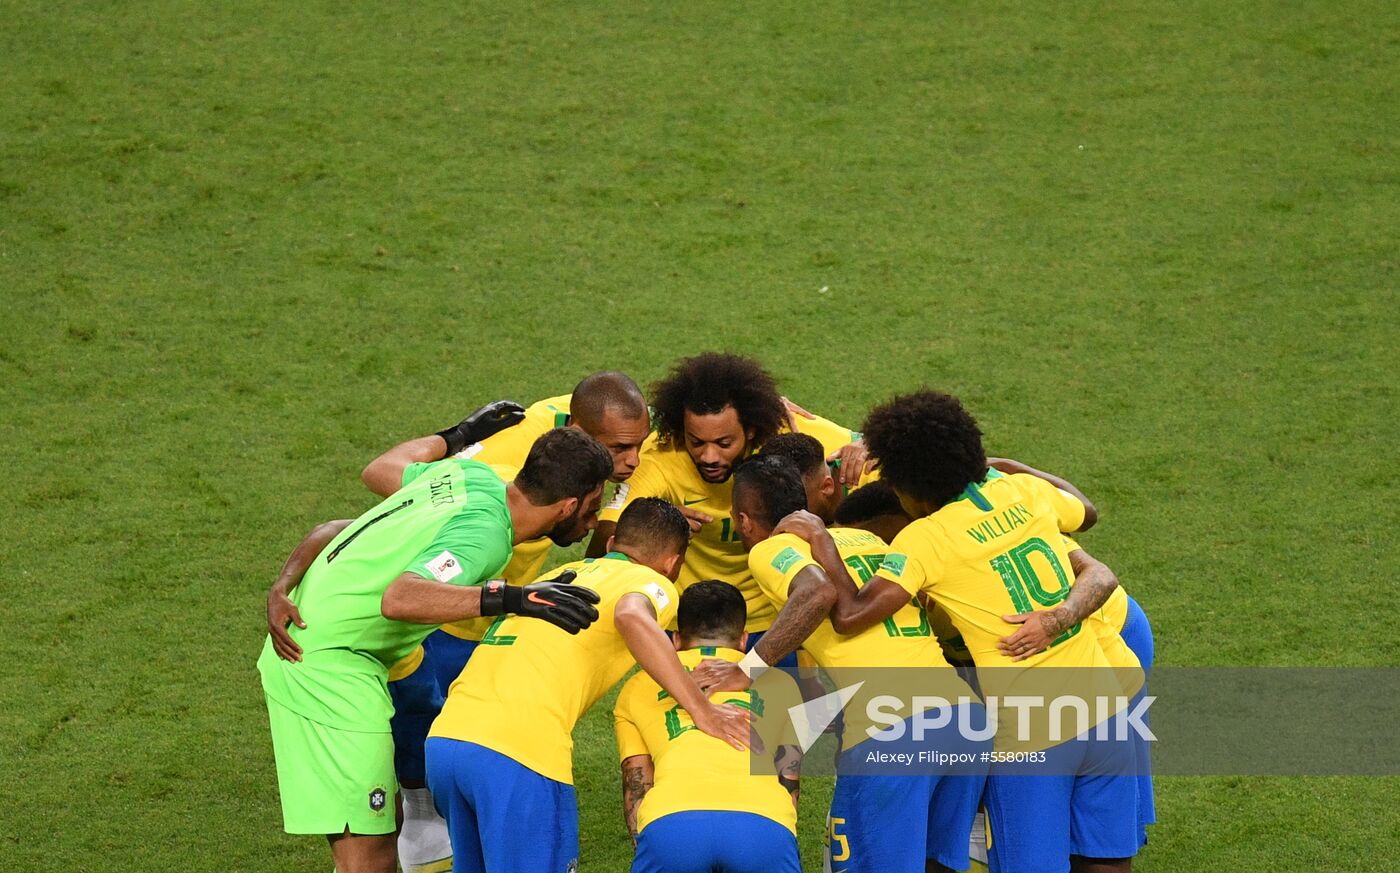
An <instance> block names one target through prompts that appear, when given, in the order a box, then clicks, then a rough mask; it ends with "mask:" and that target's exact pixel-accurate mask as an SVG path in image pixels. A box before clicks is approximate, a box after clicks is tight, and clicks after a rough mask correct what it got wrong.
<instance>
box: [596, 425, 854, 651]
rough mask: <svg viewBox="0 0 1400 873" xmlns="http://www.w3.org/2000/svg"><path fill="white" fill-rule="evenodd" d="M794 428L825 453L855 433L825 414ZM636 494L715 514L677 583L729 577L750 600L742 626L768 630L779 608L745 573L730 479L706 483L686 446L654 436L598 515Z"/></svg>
mask: <svg viewBox="0 0 1400 873" xmlns="http://www.w3.org/2000/svg"><path fill="white" fill-rule="evenodd" d="M797 430H798V432H799V433H805V434H807V435H809V436H812V437H815V438H816V439H817V440H818V441H820V442H821V444H822V448H824V449H825V450H826V451H827V453H828V454H829V453H831V452H834V451H836V450H837V449H839V448H841V447H842V446H844V445H847V444H848V443H850V442H852V437H857V438H858V435H857V434H853V433H852V431H850V430H848V429H846V428H844V427H841V426H840V425H838V424H835V423H833V422H830V421H827V420H826V419H824V418H810V419H809V418H801V417H799V418H798V419H797ZM639 497H660V498H661V499H663V500H666V501H669V502H670V503H673V504H675V505H676V506H685V507H689V508H692V509H696V510H699V511H700V512H703V513H705V514H706V515H708V516H710V517H711V518H712V519H713V521H710V522H709V523H708V524H705V525H702V526H701V528H700V530H699V531H698V532H697V533H696V534H695V535H694V536H692V537H691V538H690V548H689V549H687V550H686V553H685V564H684V566H683V567H682V568H681V575H680V578H679V579H678V580H677V583H676V584H677V587H678V588H679V589H680V590H681V591H684V590H685V589H686V588H687V587H688V586H690V585H693V584H694V583H696V582H702V581H704V580H707V579H718V580H719V581H721V582H728V583H729V584H730V585H733V586H734V587H735V588H738V589H739V591H740V592H741V593H743V595H744V600H745V602H746V603H747V605H748V610H749V617H748V622H747V624H745V626H744V629H745V630H746V631H749V632H750V633H753V632H755V631H762V630H767V629H768V626H769V625H771V624H772V623H773V617H774V616H775V615H777V612H776V611H775V610H774V609H773V606H772V604H771V603H769V601H768V598H766V597H764V596H763V594H762V592H760V591H759V590H758V587H757V586H756V585H755V584H754V581H753V577H752V576H751V575H750V574H749V566H748V558H747V556H746V555H745V554H744V544H743V543H742V542H740V540H739V531H738V529H737V528H736V527H735V526H734V519H733V517H732V510H733V504H734V480H733V479H732V478H730V479H727V480H725V481H723V482H706V481H705V479H704V477H703V476H701V475H700V471H699V470H697V469H696V468H695V462H694V461H692V460H691V458H690V453H689V452H687V451H686V450H685V447H684V446H671V447H668V448H662V447H660V446H659V445H658V443H657V441H656V438H655V435H653V436H652V438H650V439H649V440H648V441H647V443H646V444H645V445H644V446H643V447H642V456H641V460H640V461H639V462H638V464H637V469H636V470H634V471H633V473H632V477H631V478H630V479H628V480H627V481H626V482H624V483H622V484H621V485H619V486H618V487H617V492H616V493H615V494H614V495H613V498H612V500H611V501H610V502H609V503H608V504H607V506H605V507H603V510H602V511H601V512H599V513H598V520H599V521H611V522H616V521H617V519H618V517H619V516H621V515H622V510H624V509H626V508H627V504H629V503H631V502H632V501H633V500H636V499H637V498H639Z"/></svg>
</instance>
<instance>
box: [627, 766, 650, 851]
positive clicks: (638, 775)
mask: <svg viewBox="0 0 1400 873" xmlns="http://www.w3.org/2000/svg"><path fill="white" fill-rule="evenodd" d="M655 781H656V769H655V767H653V765H652V763H651V756H650V755H633V756H632V757H630V758H625V759H623V762H622V816H623V818H624V819H626V821H627V832H628V833H629V834H631V835H632V846H633V847H634V848H635V847H636V845H637V808H638V807H639V806H641V805H642V798H643V797H645V796H646V793H647V792H648V791H650V790H651V786H652V785H653V784H654V783H655Z"/></svg>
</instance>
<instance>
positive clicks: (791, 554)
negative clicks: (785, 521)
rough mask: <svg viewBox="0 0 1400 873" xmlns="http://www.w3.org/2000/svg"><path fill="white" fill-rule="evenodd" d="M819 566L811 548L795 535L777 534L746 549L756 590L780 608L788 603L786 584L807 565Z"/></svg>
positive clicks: (790, 582)
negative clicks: (748, 550)
mask: <svg viewBox="0 0 1400 873" xmlns="http://www.w3.org/2000/svg"><path fill="white" fill-rule="evenodd" d="M815 566H818V565H817V562H816V561H814V560H812V550H811V547H810V546H808V545H807V544H806V543H805V542H803V541H802V540H801V539H799V538H798V537H794V536H789V535H785V534H779V535H778V536H775V537H769V538H768V539H766V540H764V541H763V542H761V543H758V544H757V545H755V546H754V547H753V549H752V550H751V551H750V552H749V572H750V573H751V574H753V578H754V581H755V582H757V583H758V587H759V590H761V591H762V592H763V595H764V596H765V597H767V598H768V599H769V600H771V601H772V602H773V605H774V606H775V607H777V608H779V609H781V608H782V607H783V604H785V603H787V599H788V586H790V585H791V584H792V580H793V577H795V576H796V575H797V574H798V573H800V572H802V570H803V569H804V568H806V567H815Z"/></svg>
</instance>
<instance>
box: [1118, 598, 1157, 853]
mask: <svg viewBox="0 0 1400 873" xmlns="http://www.w3.org/2000/svg"><path fill="white" fill-rule="evenodd" d="M1122 636H1123V642H1125V643H1127V644H1128V648H1130V649H1132V650H1133V654H1134V655H1137V658H1138V661H1140V662H1141V663H1142V669H1143V670H1144V671H1145V672H1151V670H1152V661H1153V659H1154V658H1155V657H1156V654H1157V653H1156V644H1155V643H1154V641H1153V639H1152V624H1151V623H1150V622H1148V620H1147V613H1145V612H1143V611H1142V607H1141V606H1139V605H1138V602H1137V601H1136V600H1134V599H1133V598H1132V597H1129V598H1128V617H1127V618H1126V619H1124V621H1123V631H1122ZM1146 690H1147V689H1145V688H1144V689H1143V693H1146ZM1146 721H1147V722H1148V723H1149V724H1150V723H1151V719H1150V718H1149V719H1146ZM1148 748H1149V746H1148V744H1147V743H1143V745H1142V752H1141V756H1140V757H1139V759H1138V817H1139V818H1140V819H1141V820H1142V822H1141V823H1142V826H1143V828H1144V830H1143V832H1142V834H1141V839H1142V842H1144V843H1146V842H1147V831H1146V830H1145V828H1146V827H1147V826H1148V825H1150V824H1153V823H1155V822H1156V821H1157V804H1156V802H1155V801H1154V800H1153V794H1152V763H1151V761H1150V760H1149V756H1148Z"/></svg>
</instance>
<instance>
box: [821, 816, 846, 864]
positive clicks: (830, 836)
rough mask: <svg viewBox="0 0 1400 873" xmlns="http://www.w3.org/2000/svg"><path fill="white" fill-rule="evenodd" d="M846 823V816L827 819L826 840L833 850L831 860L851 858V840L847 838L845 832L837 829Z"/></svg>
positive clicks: (831, 850)
mask: <svg viewBox="0 0 1400 873" xmlns="http://www.w3.org/2000/svg"><path fill="white" fill-rule="evenodd" d="M845 823H846V820H845V819H844V818H828V819H827V828H826V841H827V846H828V847H829V850H830V852H831V860H833V861H849V860H851V841H850V840H848V839H846V835H845V834H843V833H841V832H840V831H839V830H837V828H839V827H841V825H844V824H845Z"/></svg>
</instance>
